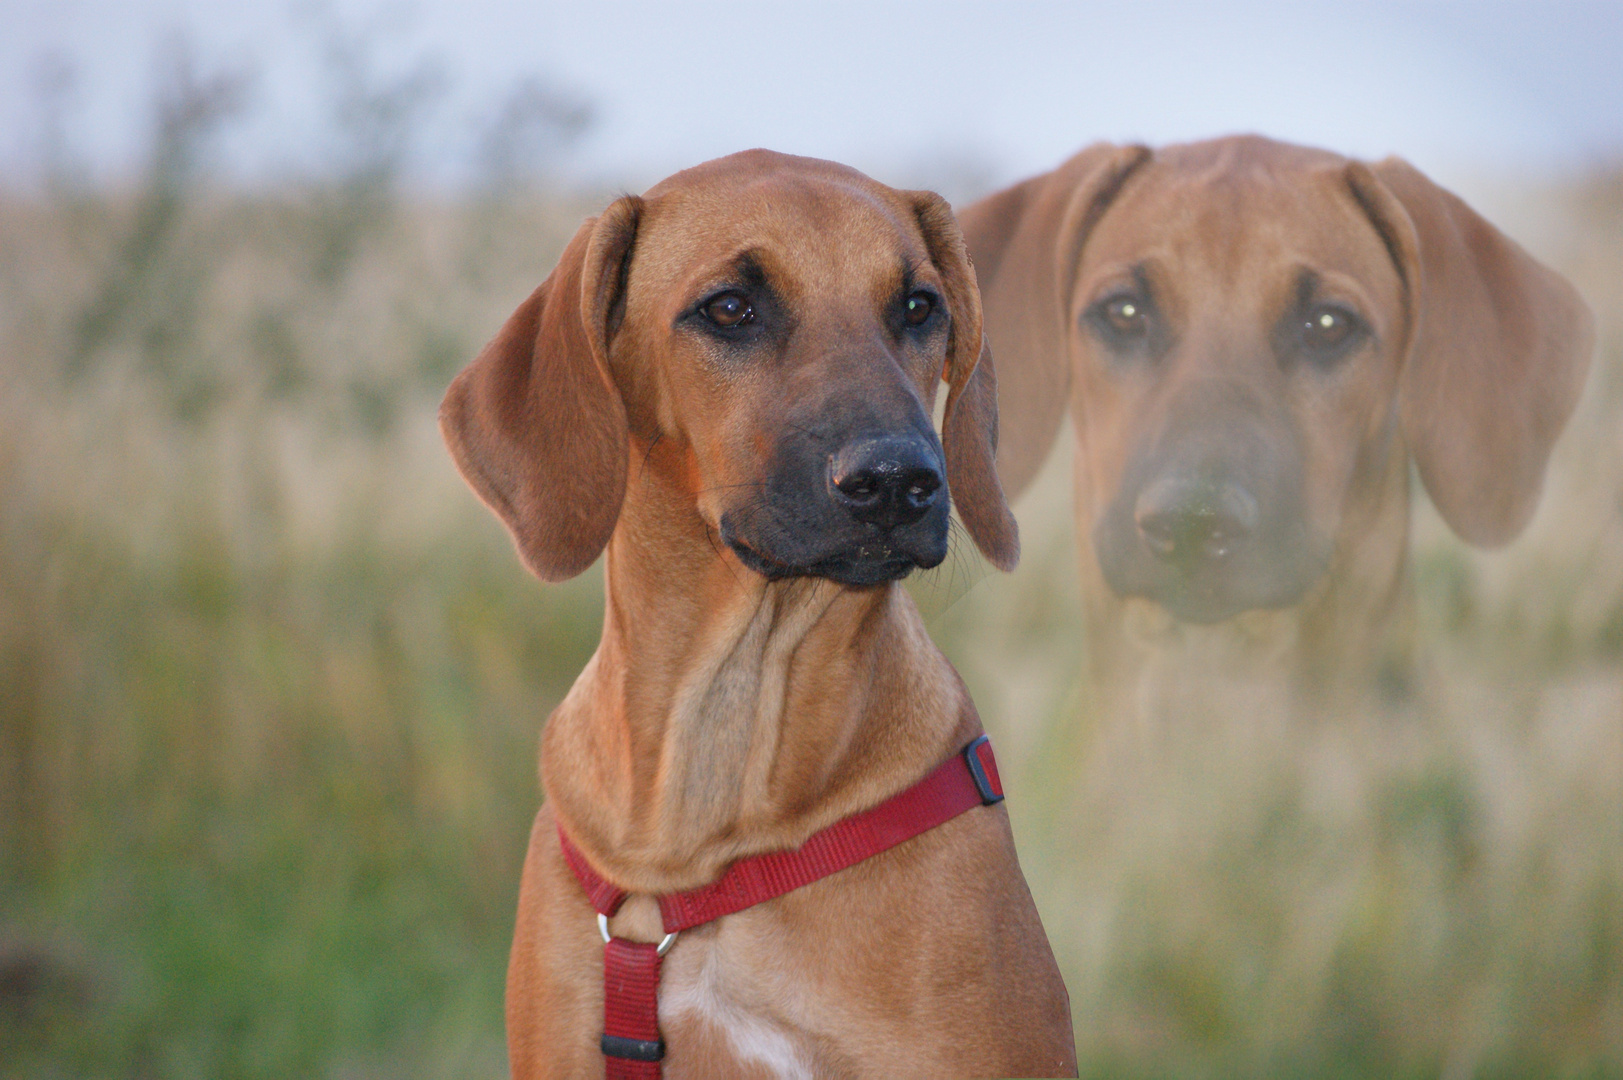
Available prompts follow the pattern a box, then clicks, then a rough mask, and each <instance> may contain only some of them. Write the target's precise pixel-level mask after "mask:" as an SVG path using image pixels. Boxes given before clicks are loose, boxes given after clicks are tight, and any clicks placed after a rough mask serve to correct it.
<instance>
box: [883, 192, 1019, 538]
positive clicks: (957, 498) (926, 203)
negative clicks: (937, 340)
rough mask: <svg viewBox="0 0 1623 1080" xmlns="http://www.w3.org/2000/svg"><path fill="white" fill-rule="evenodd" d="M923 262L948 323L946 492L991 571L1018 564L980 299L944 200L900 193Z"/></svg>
mask: <svg viewBox="0 0 1623 1080" xmlns="http://www.w3.org/2000/svg"><path fill="white" fill-rule="evenodd" d="M907 194H908V195H909V197H910V198H911V199H912V200H913V212H914V213H915V214H916V215H917V217H918V222H919V228H920V229H921V230H922V231H923V233H924V242H925V245H926V246H927V247H928V248H929V251H930V261H931V262H933V263H935V266H936V269H937V270H939V271H941V277H942V281H943V284H944V287H945V289H946V292H947V309H948V312H949V313H950V315H951V317H952V331H951V335H952V336H951V340H950V341H949V342H948V344H947V364H946V370H945V371H943V372H942V377H943V378H944V379H946V381H947V408H946V413H945V415H944V416H943V418H942V422H941V444H942V448H943V449H944V450H945V451H946V453H947V489H948V491H949V492H950V493H951V496H952V504H953V506H955V507H957V508H958V517H959V519H960V520H962V521H963V523H964V527H965V528H966V529H968V530H969V535H970V538H971V539H973V540H974V541H975V546H976V547H977V548H979V549H980V552H981V554H982V555H985V556H986V558H987V560H988V561H989V562H991V564H992V565H993V566H995V567H997V568H998V569H999V570H1013V569H1014V568H1015V565H1016V564H1017V563H1019V561H1020V529H1019V526H1018V525H1016V524H1015V520H1014V515H1013V514H1012V513H1010V512H1009V503H1008V500H1007V499H1005V498H1004V497H1003V485H1002V484H1001V483H1000V482H999V481H998V477H997V469H996V468H995V466H994V464H993V462H994V460H995V458H996V455H997V371H996V370H995V369H994V368H993V367H992V350H991V349H990V348H989V347H988V346H987V344H986V341H985V337H984V335H983V333H982V330H981V294H980V290H979V289H978V288H976V286H975V268H974V266H972V265H971V264H970V261H969V253H968V252H967V251H966V250H965V249H964V236H963V233H962V232H961V231H960V230H959V228H958V222H957V219H955V218H954V217H953V215H952V208H951V207H950V206H948V205H947V201H946V200H945V199H943V198H942V197H941V196H939V195H937V194H935V193H934V192H932V191H912V192H908V193H907Z"/></svg>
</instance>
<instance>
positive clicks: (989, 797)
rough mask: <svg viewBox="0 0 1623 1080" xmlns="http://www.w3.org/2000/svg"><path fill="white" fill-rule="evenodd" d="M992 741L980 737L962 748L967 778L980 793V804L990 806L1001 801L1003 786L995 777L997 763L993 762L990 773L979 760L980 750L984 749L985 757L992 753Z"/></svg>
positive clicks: (997, 777) (986, 737)
mask: <svg viewBox="0 0 1623 1080" xmlns="http://www.w3.org/2000/svg"><path fill="white" fill-rule="evenodd" d="M991 743H992V740H991V737H990V736H987V735H982V736H981V737H980V738H978V739H976V740H975V741H974V742H972V743H970V744H969V745H968V746H966V747H964V764H965V765H968V766H969V778H970V779H971V780H973V781H975V789H976V790H977V791H979V792H980V793H981V804H982V805H983V806H991V805H993V804H994V803H1000V802H1002V801H1003V784H1002V782H1001V778H1000V777H999V776H998V775H997V763H996V761H995V760H994V761H993V763H992V768H991V771H988V770H987V767H986V761H985V760H983V759H982V758H981V755H980V749H981V747H983V746H984V747H986V753H987V756H988V757H990V756H991V753H992V746H991Z"/></svg>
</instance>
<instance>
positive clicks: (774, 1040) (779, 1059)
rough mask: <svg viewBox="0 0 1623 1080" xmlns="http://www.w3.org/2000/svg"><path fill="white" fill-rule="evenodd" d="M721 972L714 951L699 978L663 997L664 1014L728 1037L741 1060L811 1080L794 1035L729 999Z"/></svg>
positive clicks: (790, 1078)
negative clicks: (697, 1023)
mask: <svg viewBox="0 0 1623 1080" xmlns="http://www.w3.org/2000/svg"><path fill="white" fill-rule="evenodd" d="M719 969H720V965H719V964H718V963H717V962H716V956H715V953H714V952H712V953H711V954H710V956H709V957H708V958H707V959H706V960H705V963H704V966H703V967H702V968H700V969H699V977H698V978H697V979H695V980H694V981H693V982H692V983H690V984H688V985H686V986H681V987H676V988H673V989H672V990H670V991H669V992H662V993H661V994H660V1002H659V1006H660V1008H659V1011H660V1013H661V1015H662V1016H664V1017H666V1018H668V1019H672V1020H674V1019H676V1018H677V1017H684V1018H692V1019H695V1020H700V1021H703V1022H704V1023H706V1024H708V1025H709V1026H711V1027H712V1028H714V1029H715V1030H717V1031H719V1032H722V1033H723V1034H725V1035H726V1036H727V1040H728V1041H729V1042H730V1043H731V1044H732V1047H733V1053H734V1054H736V1055H737V1056H738V1058H739V1059H740V1060H743V1061H748V1062H751V1063H754V1064H759V1065H762V1066H764V1067H765V1068H767V1069H769V1070H771V1071H772V1072H773V1073H774V1074H775V1075H777V1076H780V1077H783V1078H784V1080H811V1078H812V1075H813V1074H812V1070H811V1065H810V1063H809V1062H807V1061H806V1059H805V1058H804V1057H803V1056H802V1055H801V1053H800V1050H799V1048H798V1047H797V1046H796V1044H795V1040H794V1038H793V1036H791V1035H790V1033H789V1032H788V1031H786V1030H784V1029H783V1028H782V1027H779V1026H778V1025H777V1024H775V1023H773V1022H772V1021H770V1020H768V1019H765V1018H764V1017H761V1016H759V1015H756V1014H753V1013H750V1012H748V1011H746V1010H745V1009H744V1008H743V1007H741V1006H740V1005H739V1003H738V1002H737V1001H736V1000H735V999H733V998H731V997H729V996H728V994H727V993H726V991H725V989H724V988H723V986H722V983H721V978H720V970H719Z"/></svg>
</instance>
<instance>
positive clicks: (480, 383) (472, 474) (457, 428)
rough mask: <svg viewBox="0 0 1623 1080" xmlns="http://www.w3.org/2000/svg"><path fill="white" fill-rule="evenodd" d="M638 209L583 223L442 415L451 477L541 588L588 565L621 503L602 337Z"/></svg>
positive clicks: (637, 204)
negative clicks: (462, 483)
mask: <svg viewBox="0 0 1623 1080" xmlns="http://www.w3.org/2000/svg"><path fill="white" fill-rule="evenodd" d="M640 211H641V200H639V199H636V198H633V197H627V198H623V199H620V200H619V201H618V202H616V203H614V204H613V205H612V206H610V207H609V208H608V209H607V210H606V211H604V213H603V215H602V216H601V217H599V218H596V219H592V220H588V221H587V222H586V224H584V225H582V226H581V228H580V231H579V232H577V233H576V234H575V238H574V239H573V240H571V241H570V242H569V246H568V247H566V248H565V249H564V253H563V255H562V257H560V258H559V260H558V265H557V266H556V267H555V268H554V269H553V271H552V274H551V276H550V277H548V278H547V280H546V281H544V282H542V283H541V287H540V288H538V289H536V290H535V292H534V293H532V294H531V295H530V298H529V299H528V300H526V301H524V303H522V304H520V305H519V307H518V310H517V311H515V312H513V314H512V315H511V316H510V317H509V318H508V320H507V322H506V323H505V324H504V325H503V326H502V328H501V330H500V331H498V332H497V334H496V337H495V338H494V339H493V340H492V341H491V342H490V344H488V345H486V346H485V347H484V349H483V350H482V351H481V352H480V353H479V355H478V356H477V357H476V358H475V359H474V361H473V363H471V364H469V365H468V367H467V368H466V369H465V370H464V371H463V372H462V373H461V374H460V375H458V376H457V377H456V379H455V380H454V381H453V382H452V383H451V387H450V389H449V390H447V391H446V393H445V401H444V402H443V403H442V404H441V405H440V431H441V433H442V434H443V435H444V436H445V443H446V445H447V446H449V447H450V449H451V456H452V457H453V458H454V459H455V460H456V466H457V469H458V470H460V471H461V473H462V477H463V479H465V480H467V482H468V484H469V486H471V487H472V488H473V490H474V491H475V492H476V493H477V494H478V495H479V497H480V498H481V499H483V500H484V501H485V504H486V505H487V506H489V507H490V508H491V509H492V510H494V511H495V512H496V515H497V516H498V517H500V518H501V519H502V521H503V523H504V524H506V526H507V529H508V531H509V532H511V533H512V534H513V542H514V543H515V544H516V545H517V547H518V552H519V557H520V558H522V559H523V560H524V565H525V566H527V567H529V568H530V570H531V571H532V572H533V573H534V574H535V575H536V576H537V577H539V578H541V579H542V580H544V581H563V580H565V579H566V578H571V577H574V576H575V575H576V574H578V573H580V572H581V571H582V570H585V569H586V568H587V567H588V566H590V565H591V564H592V563H593V561H595V560H596V559H597V556H598V555H599V554H600V553H601V552H602V550H603V546H604V545H605V544H607V543H608V539H609V534H610V533H612V532H613V531H614V523H615V521H616V520H617V519H618V518H619V516H620V503H621V501H622V500H623V499H624V497H625V484H626V466H627V458H628V456H629V447H628V435H627V427H626V411H625V405H624V404H623V402H622V401H621V397H620V391H619V389H618V388H617V387H616V385H615V383H614V380H613V378H612V376H611V375H610V373H609V363H608V339H609V320H610V318H611V317H612V316H613V314H614V312H615V308H616V305H617V303H618V302H619V300H620V292H621V289H622V287H623V282H624V279H625V265H626V262H627V260H628V259H629V257H630V252H631V246H632V243H633V241H634V240H635V238H636V233H637V218H638V215H639V213H640Z"/></svg>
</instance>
